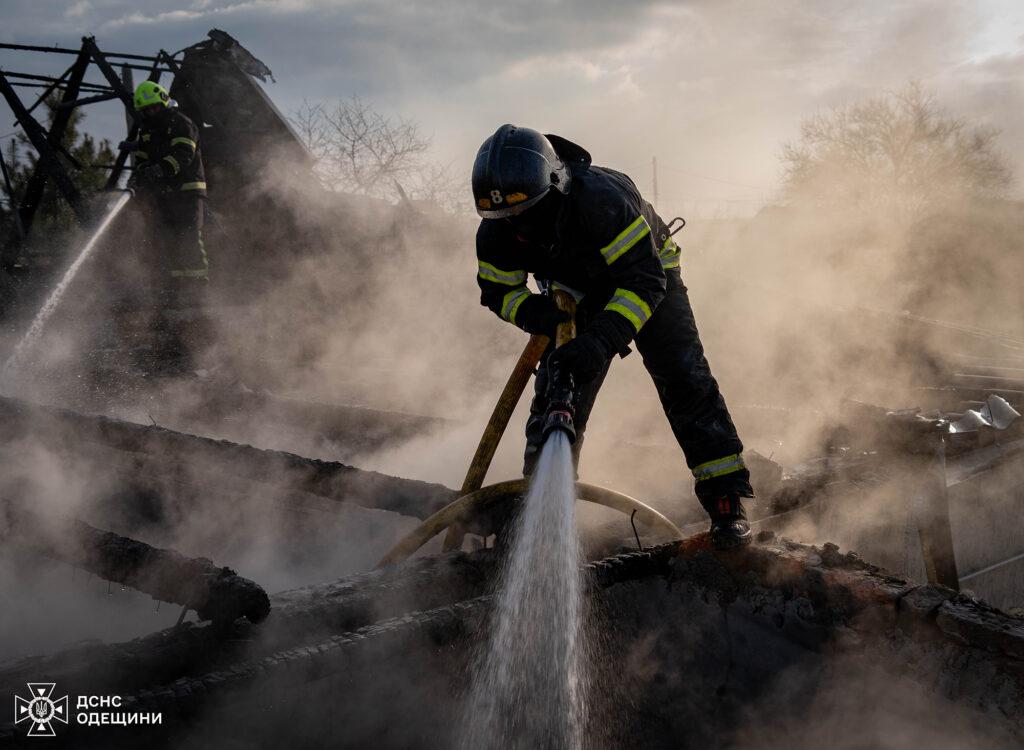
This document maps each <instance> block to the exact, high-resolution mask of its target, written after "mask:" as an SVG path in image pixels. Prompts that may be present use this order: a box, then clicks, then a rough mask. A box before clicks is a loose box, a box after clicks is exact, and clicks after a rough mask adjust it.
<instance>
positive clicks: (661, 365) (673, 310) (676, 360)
mask: <svg viewBox="0 0 1024 750" xmlns="http://www.w3.org/2000/svg"><path fill="white" fill-rule="evenodd" d="M667 276H668V287H667V290H666V295H665V298H664V299H663V300H662V302H661V304H660V305H658V307H657V308H655V310H654V313H653V315H651V318H650V320H648V321H647V323H646V324H644V327H643V328H641V329H640V333H639V334H637V336H636V339H635V340H634V343H635V345H636V348H637V349H638V350H639V351H640V355H641V356H642V357H643V361H644V367H646V368H647V372H649V373H650V375H651V379H652V380H653V381H654V386H655V388H657V390H658V396H659V398H660V399H661V405H662V408H663V409H664V410H665V416H666V417H668V421H669V424H670V425H671V427H672V432H673V433H674V434H675V437H676V440H677V441H678V442H679V446H680V447H681V448H682V449H683V454H684V456H685V457H686V463H687V465H688V466H689V467H690V469H691V470H693V469H694V468H695V467H697V466H700V465H701V464H704V463H706V462H708V461H715V460H718V459H721V458H723V457H725V456H730V455H733V454H739V453H742V452H743V444H742V443H741V442H740V439H739V436H738V435H737V434H736V427H735V426H734V425H733V422H732V417H730V416H729V410H728V408H727V407H726V405H725V400H724V399H723V398H722V394H721V391H720V390H719V388H718V382H717V381H716V380H715V378H714V376H713V375H712V374H711V368H710V367H709V366H708V361H707V359H706V358H705V356H704V347H703V346H702V345H701V343H700V334H699V333H698V332H697V324H696V322H695V321H694V318H693V309H692V308H691V307H690V298H689V296H688V295H687V293H686V286H685V285H684V284H683V282H682V279H681V278H680V276H679V272H678V271H668V272H667ZM586 317H587V315H586V311H584V310H581V311H580V313H579V314H578V315H577V327H578V328H579V329H580V330H581V331H582V330H585V325H586V320H585V318H586ZM552 348H553V347H549V348H548V350H547V351H546V352H545V353H544V356H543V357H542V358H541V362H540V367H539V368H538V371H537V377H536V379H535V382H534V398H533V402H532V403H531V404H530V416H529V418H528V419H527V422H526V453H525V456H524V459H525V460H524V468H523V473H524V475H529V474H531V473H532V472H533V467H534V465H535V464H536V462H537V459H538V457H539V455H540V449H541V447H542V445H543V440H544V438H543V429H544V415H545V412H546V411H547V407H548V394H547V390H548V380H549V375H548V367H547V361H548V355H549V354H550V353H551V351H552ZM609 365H610V361H609V363H608V364H606V365H605V367H604V369H603V370H602V371H601V374H600V375H598V376H597V377H596V378H594V379H593V380H592V381H590V382H589V383H584V384H583V385H581V386H579V387H578V388H577V391H576V394H575V395H576V413H575V415H574V416H575V419H574V422H575V426H576V442H575V444H574V445H573V458H574V460H575V461H576V462H577V464H578V462H579V455H580V450H581V449H582V447H583V435H584V432H585V431H586V427H587V420H588V419H589V418H590V412H591V410H592V409H593V407H594V402H595V401H596V399H597V394H598V391H599V390H600V389H601V384H602V383H603V382H604V378H605V376H606V375H607V373H608V366H609ZM694 489H695V491H696V493H697V497H698V498H699V499H700V500H701V502H702V503H704V504H706V503H707V502H708V501H710V500H712V499H713V498H716V497H720V496H722V495H738V496H740V497H752V496H753V491H752V489H751V487H750V473H749V472H748V471H747V469H746V468H741V469H739V470H738V471H734V472H732V473H729V474H725V475H723V476H718V477H714V478H711V479H705V480H702V481H698V482H697V483H696V485H695V487H694Z"/></svg>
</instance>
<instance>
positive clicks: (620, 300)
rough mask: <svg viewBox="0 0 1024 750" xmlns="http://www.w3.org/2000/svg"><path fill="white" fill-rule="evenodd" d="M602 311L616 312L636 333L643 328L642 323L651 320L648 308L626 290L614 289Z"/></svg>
mask: <svg viewBox="0 0 1024 750" xmlns="http://www.w3.org/2000/svg"><path fill="white" fill-rule="evenodd" d="M604 309H605V310H611V311H612V312H617V313H618V314H619V315H621V316H622V317H624V318H625V319H626V320H628V321H629V322H630V323H632V324H633V328H635V329H636V331H637V333H639V332H640V329H641V328H643V325H644V323H646V322H647V321H648V320H650V319H651V308H650V306H649V305H648V304H647V303H646V302H644V301H643V300H642V299H640V298H639V297H638V296H637V295H636V294H634V293H633V292H631V291H629V290H628V289H616V290H615V294H614V295H612V298H611V301H610V302H608V304H607V305H605V306H604Z"/></svg>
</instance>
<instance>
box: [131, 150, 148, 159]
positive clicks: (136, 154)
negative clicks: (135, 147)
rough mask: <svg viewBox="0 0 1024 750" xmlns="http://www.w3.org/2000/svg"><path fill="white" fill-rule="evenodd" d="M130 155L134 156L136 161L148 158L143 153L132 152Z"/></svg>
mask: <svg viewBox="0 0 1024 750" xmlns="http://www.w3.org/2000/svg"><path fill="white" fill-rule="evenodd" d="M132 154H133V155H134V156H135V158H136V159H140V160H141V159H148V158H149V154H147V153H146V152H145V151H132Z"/></svg>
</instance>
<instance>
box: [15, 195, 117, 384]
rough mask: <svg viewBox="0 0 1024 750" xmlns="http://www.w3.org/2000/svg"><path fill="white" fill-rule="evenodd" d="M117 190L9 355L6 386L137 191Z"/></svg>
mask: <svg viewBox="0 0 1024 750" xmlns="http://www.w3.org/2000/svg"><path fill="white" fill-rule="evenodd" d="M115 192H119V193H120V195H119V196H118V197H117V198H116V199H115V200H113V201H112V202H111V203H110V205H109V207H108V208H107V211H106V214H105V215H104V217H103V221H101V222H100V224H99V226H98V227H96V230H95V231H94V232H93V233H92V236H91V237H90V238H89V241H88V242H86V243H85V245H84V246H83V247H82V249H81V250H80V251H79V253H78V256H77V257H76V258H75V260H74V261H73V262H72V263H71V265H70V266H68V270H67V271H65V272H64V276H63V278H61V280H60V283H59V284H57V286H56V287H54V290H53V291H52V292H50V296H49V297H47V298H46V302H44V303H43V306H42V307H41V308H40V309H39V312H38V313H36V316H35V318H33V320H32V325H30V326H29V328H28V331H26V333H25V335H24V336H22V338H21V341H19V342H18V344H17V346H15V347H14V351H13V352H12V353H11V356H9V357H8V358H7V361H6V362H5V363H4V365H3V368H2V369H0V384H2V385H6V381H7V379H8V378H9V377H10V374H11V372H12V371H13V370H14V369H15V368H16V367H17V366H18V365H19V364H20V363H21V361H22V360H23V359H24V357H25V354H26V353H27V352H28V351H29V350H30V349H31V348H32V346H33V345H34V344H35V342H36V341H37V340H38V339H39V337H40V335H41V334H42V332H43V329H44V328H45V327H46V324H47V322H48V321H49V320H50V318H51V317H52V316H53V313H54V312H56V310H57V308H58V307H59V306H60V303H61V300H63V299H64V294H65V293H66V292H67V290H68V287H69V286H71V282H72V281H74V279H75V276H77V275H78V271H79V270H80V269H81V268H82V265H83V264H84V263H85V261H86V260H87V259H88V258H89V256H90V255H91V254H92V251H93V249H94V248H95V247H96V245H97V244H99V240H100V237H102V236H103V235H104V234H105V233H106V231H107V229H108V228H109V227H110V225H111V224H112V223H113V221H114V219H115V218H117V215H118V214H120V213H121V210H122V209H123V208H124V207H125V205H126V204H127V203H128V201H129V200H130V199H131V198H132V196H134V195H135V191H133V190H131V189H126V190H119V191H115Z"/></svg>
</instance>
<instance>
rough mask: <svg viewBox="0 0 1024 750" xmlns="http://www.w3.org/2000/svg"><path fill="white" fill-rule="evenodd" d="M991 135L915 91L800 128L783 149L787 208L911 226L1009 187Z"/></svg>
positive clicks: (912, 87) (914, 87) (834, 112)
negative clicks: (829, 209) (888, 218)
mask: <svg viewBox="0 0 1024 750" xmlns="http://www.w3.org/2000/svg"><path fill="white" fill-rule="evenodd" d="M997 136H998V131H997V130H995V129H993V128H990V127H985V126H972V125H970V124H969V123H968V122H966V121H965V120H963V119H960V118H957V117H954V116H952V115H950V114H949V113H948V112H947V111H945V110H944V109H942V108H941V107H940V106H939V105H938V104H937V103H936V101H935V98H934V96H932V95H931V94H930V93H928V92H927V91H925V90H924V89H923V88H922V87H921V86H920V85H919V84H917V83H911V84H909V85H908V86H906V87H905V88H904V89H902V90H900V91H895V92H889V93H886V94H885V95H882V96H879V97H875V98H872V99H867V100H864V101H860V102H856V103H853V104H849V105H844V106H838V107H835V108H833V109H831V110H829V111H827V112H823V113H820V114H816V115H814V116H813V117H810V118H808V119H807V120H805V121H804V122H803V123H802V124H801V127H800V137H799V139H798V140H797V141H796V142H794V143H788V144H785V145H784V146H783V153H782V161H783V164H784V166H785V169H786V192H787V196H788V198H789V199H790V200H791V201H792V202H794V203H803V204H807V203H811V204H816V205H822V204H838V205H846V206H849V207H851V208H859V209H864V210H885V211H894V212H896V213H897V214H898V215H900V216H902V217H903V218H906V219H913V218H918V217H920V216H921V215H923V214H924V213H927V212H928V211H932V210H935V209H937V208H939V207H941V206H943V205H948V204H949V203H950V202H951V201H955V200H962V199H964V198H967V197H978V196H981V197H998V196H1001V195H1003V194H1004V193H1005V192H1006V190H1007V188H1008V187H1009V186H1010V184H1011V182H1012V173H1011V170H1010V168H1009V166H1008V165H1007V163H1006V161H1005V159H1004V158H1003V157H1002V156H1001V155H1000V154H999V153H998V151H997V150H996V138H997Z"/></svg>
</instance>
